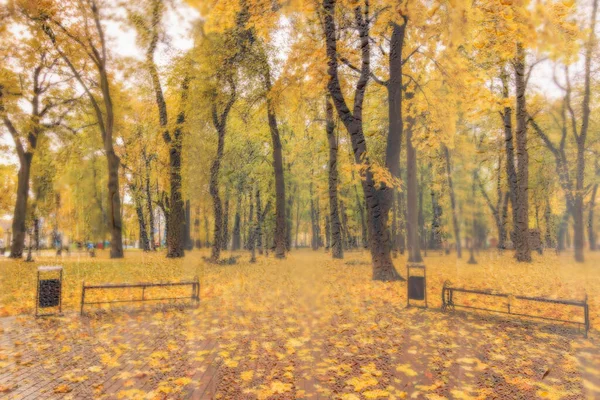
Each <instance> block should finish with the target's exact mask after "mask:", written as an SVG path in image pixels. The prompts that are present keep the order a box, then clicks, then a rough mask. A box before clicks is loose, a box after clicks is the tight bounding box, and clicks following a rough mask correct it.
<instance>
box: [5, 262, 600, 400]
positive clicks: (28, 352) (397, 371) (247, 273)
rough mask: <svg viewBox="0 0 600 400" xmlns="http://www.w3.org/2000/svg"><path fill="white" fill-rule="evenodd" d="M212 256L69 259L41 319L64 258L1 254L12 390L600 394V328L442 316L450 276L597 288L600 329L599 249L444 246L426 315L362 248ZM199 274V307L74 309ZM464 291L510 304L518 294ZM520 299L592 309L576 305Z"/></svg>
mask: <svg viewBox="0 0 600 400" xmlns="http://www.w3.org/2000/svg"><path fill="white" fill-rule="evenodd" d="M202 255H203V253H201V252H192V253H190V254H188V256H186V258H185V259H183V260H166V259H165V258H164V255H163V254H153V255H148V254H142V253H130V254H127V258H126V259H125V260H120V261H111V260H108V259H105V258H103V257H100V258H96V259H89V258H86V257H83V256H82V257H81V258H79V257H78V256H76V255H72V256H71V258H70V259H67V258H63V259H61V260H58V262H59V263H60V264H62V265H64V266H65V275H64V277H65V289H64V308H65V315H64V316H63V317H62V318H40V319H37V320H36V319H35V318H33V317H31V314H32V313H33V310H34V308H33V307H34V299H35V270H36V267H37V265H39V264H51V263H52V264H54V263H56V262H57V261H56V260H53V259H45V260H44V259H43V258H42V259H41V260H40V261H39V262H38V263H36V264H27V263H16V262H14V261H7V260H3V261H1V262H0V288H1V290H0V312H1V313H2V314H3V315H5V316H6V317H5V318H0V326H1V328H0V329H2V335H1V339H0V397H3V396H5V397H7V398H32V399H33V398H62V397H65V398H94V397H98V398H115V399H118V398H121V399H130V398H150V399H152V398H159V399H160V398H190V397H191V398H222V399H246V398H247V399H270V398H272V399H287V398H312V399H316V398H323V399H326V398H327V399H328V398H342V399H361V398H363V399H377V398H382V399H383V398H396V399H398V398H430V399H437V398H451V399H470V398H480V399H487V398H498V399H512V398H515V399H523V398H560V399H563V398H564V399H585V398H589V399H594V398H600V345H599V344H598V337H599V335H598V332H597V331H594V330H592V332H591V333H590V337H589V339H584V338H583V335H582V334H581V333H579V332H578V330H577V327H576V326H564V325H561V324H547V323H541V322H536V321H531V320H523V319H518V318H515V317H505V316H498V315H493V314H491V313H474V312H460V311H456V312H450V313H442V312H440V311H439V306H440V303H441V287H442V284H443V282H444V281H445V280H450V281H452V283H453V284H454V285H456V286H470V287H477V288H490V289H495V290H497V291H502V292H509V293H514V294H527V295H540V296H549V297H564V298H574V299H580V298H583V296H584V294H585V293H587V294H588V297H589V301H590V307H591V310H590V311H591V317H592V327H594V326H600V325H598V324H600V318H599V313H598V311H599V310H600V303H599V300H600V270H598V268H597V267H595V265H597V262H598V261H600V256H599V255H596V254H591V255H590V256H589V257H588V259H589V260H588V262H587V263H586V264H585V265H574V263H572V262H571V257H570V255H561V256H557V255H555V254H547V255H545V256H543V257H537V258H536V259H535V260H534V263H532V264H530V265H526V266H525V265H518V264H517V263H515V262H514V261H513V260H512V258H511V256H510V255H509V254H505V255H500V254H498V253H497V252H495V251H493V252H492V251H491V252H488V253H481V254H479V255H478V261H479V264H478V265H467V264H466V263H465V262H464V261H459V262H457V260H455V259H454V258H451V257H450V256H441V255H439V254H435V255H434V254H430V255H429V257H427V258H426V259H425V262H426V265H427V267H428V279H429V282H428V297H429V303H430V304H429V305H430V309H428V310H422V309H417V308H408V309H407V308H406V294H405V292H406V284H405V283H402V282H394V283H381V282H372V281H371V280H370V274H371V273H370V265H369V262H368V256H367V254H364V253H348V254H346V259H345V260H341V261H332V260H331V259H330V257H329V255H328V254H325V253H323V252H312V251H308V250H300V251H297V252H293V253H292V254H290V255H289V256H288V258H287V259H286V260H283V261H277V260H275V259H273V258H260V259H259V262H258V263H257V264H254V265H251V264H249V263H248V262H247V260H248V257H247V255H246V254H243V255H242V258H241V259H240V260H239V261H240V262H239V263H238V264H237V265H227V266H218V265H212V264H206V263H205V262H203V261H202V258H201V256H202ZM396 264H397V265H398V266H403V265H404V264H405V259H404V258H398V259H397V263H396ZM399 269H400V271H401V272H402V273H403V274H405V271H404V268H399ZM194 276H198V277H199V279H200V282H201V285H202V288H201V303H200V306H199V307H198V308H184V307H166V308H165V307H162V308H157V307H156V306H154V307H152V306H149V305H144V306H139V305H133V306H131V307H130V308H123V307H120V308H113V309H112V310H104V311H103V312H100V313H95V312H92V313H91V314H90V315H87V316H84V317H80V316H79V315H78V313H77V312H76V311H78V309H79V300H80V296H81V282H82V280H85V281H86V282H89V283H103V282H124V281H126V282H136V281H160V280H182V279H190V278H192V277H194ZM138 293H139V292H138ZM151 294H155V295H159V294H162V293H151ZM133 295H135V293H134V292H133V291H131V292H129V293H123V292H121V294H120V296H133ZM97 296H99V297H102V298H115V297H116V294H114V293H113V294H108V293H104V294H98V295H97ZM99 297H98V298H99ZM456 300H457V301H460V302H461V303H462V304H468V305H488V306H493V307H495V308H498V309H502V308H503V307H504V303H503V302H505V300H502V299H500V300H496V303H495V304H492V303H489V302H488V303H485V302H483V301H480V300H478V299H476V298H475V297H473V296H463V297H457V299H456ZM512 306H513V310H515V312H517V311H518V310H524V309H527V311H528V312H534V313H538V314H539V315H541V316H546V317H560V318H569V319H574V320H577V319H581V318H580V315H581V312H580V310H579V309H576V308H573V309H568V308H566V309H565V308H564V307H562V308H561V307H555V306H537V305H531V304H519V303H518V302H516V301H513V304H512ZM91 307H92V306H90V310H93V308H91ZM134 310H135V311H134ZM17 314H20V315H18V316H15V315H17Z"/></svg>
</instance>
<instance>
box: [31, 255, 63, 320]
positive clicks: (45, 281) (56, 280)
mask: <svg viewBox="0 0 600 400" xmlns="http://www.w3.org/2000/svg"><path fill="white" fill-rule="evenodd" d="M62 281H63V268H62V267H60V266H42V267H38V273H37V291H36V301H35V316H36V317H43V316H46V315H54V314H56V313H52V312H51V311H46V309H48V308H54V309H58V314H61V313H62ZM40 309H44V312H43V313H42V314H40Z"/></svg>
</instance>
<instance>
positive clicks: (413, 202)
mask: <svg viewBox="0 0 600 400" xmlns="http://www.w3.org/2000/svg"><path fill="white" fill-rule="evenodd" d="M406 193H407V202H406V209H407V210H406V211H407V215H408V220H407V221H406V222H407V224H406V225H407V230H408V261H409V262H415V263H418V262H422V261H423V258H422V257H421V250H420V243H419V211H418V184H417V152H416V150H415V148H414V146H413V143H412V126H409V127H408V129H406Z"/></svg>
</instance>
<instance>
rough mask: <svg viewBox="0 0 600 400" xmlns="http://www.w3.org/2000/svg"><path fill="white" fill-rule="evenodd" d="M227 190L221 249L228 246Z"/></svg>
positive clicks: (226, 192) (226, 193) (225, 248)
mask: <svg viewBox="0 0 600 400" xmlns="http://www.w3.org/2000/svg"><path fill="white" fill-rule="evenodd" d="M228 192H229V191H228V190H226V191H225V208H224V210H223V238H222V239H221V250H227V249H228V248H229V193H228Z"/></svg>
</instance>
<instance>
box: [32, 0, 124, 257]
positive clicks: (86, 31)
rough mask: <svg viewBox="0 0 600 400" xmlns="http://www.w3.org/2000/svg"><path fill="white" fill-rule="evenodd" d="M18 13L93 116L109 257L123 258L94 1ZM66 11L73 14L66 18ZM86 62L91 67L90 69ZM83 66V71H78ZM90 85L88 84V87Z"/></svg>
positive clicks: (104, 61) (111, 120)
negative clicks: (103, 172) (102, 162)
mask: <svg viewBox="0 0 600 400" xmlns="http://www.w3.org/2000/svg"><path fill="white" fill-rule="evenodd" d="M22 10H23V12H24V14H26V15H27V16H28V17H29V19H30V20H31V21H33V22H34V23H35V24H36V25H37V26H38V27H39V29H40V30H41V31H42V32H43V33H44V34H45V35H46V37H47V38H48V40H49V41H50V43H51V44H52V46H53V48H54V50H55V51H56V52H57V53H58V54H59V56H60V58H61V59H62V61H63V62H64V63H65V64H66V65H67V67H68V69H69V70H70V71H71V73H72V75H73V76H74V78H75V79H76V81H77V82H78V83H79V85H80V87H81V89H82V90H83V91H84V93H85V95H86V97H87V99H88V100H89V103H90V106H91V107H92V109H93V112H94V114H95V115H96V120H97V121H96V122H97V124H98V128H99V130H100V135H101V138H102V144H103V148H104V153H105V155H106V161H107V166H108V184H107V185H108V192H107V194H108V204H109V218H108V223H109V228H110V231H111V242H110V246H111V247H110V256H111V258H121V257H123V239H122V229H123V227H122V218H121V198H120V194H119V166H120V160H119V157H118V156H117V154H116V152H115V148H114V132H113V130H114V125H115V114H114V105H113V101H112V95H111V84H110V75H109V73H108V44H107V42H106V38H105V34H104V27H103V26H102V21H101V16H100V9H99V7H98V5H97V3H96V1H95V0H86V1H84V2H81V3H79V2H77V4H71V6H70V7H66V6H65V5H64V4H62V7H60V8H59V7H56V5H54V4H53V5H52V6H51V7H42V6H39V7H38V5H36V4H33V3H28V2H27V3H25V4H23V5H22ZM66 10H76V12H75V13H70V14H69V17H68V18H67V17H66V16H65V15H63V13H65V12H66ZM86 62H89V63H91V65H92V67H91V68H90V67H89V66H88V65H87V64H86ZM81 64H83V67H78V66H79V65H81ZM90 82H91V83H90Z"/></svg>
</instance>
